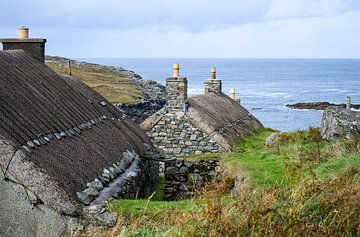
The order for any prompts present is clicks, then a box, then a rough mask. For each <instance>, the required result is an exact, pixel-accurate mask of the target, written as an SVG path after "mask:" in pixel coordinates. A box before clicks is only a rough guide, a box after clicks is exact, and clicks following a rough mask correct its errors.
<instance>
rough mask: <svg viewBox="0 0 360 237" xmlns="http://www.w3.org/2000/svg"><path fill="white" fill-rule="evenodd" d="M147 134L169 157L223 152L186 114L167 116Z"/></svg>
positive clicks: (169, 114) (170, 114)
mask: <svg viewBox="0 0 360 237" xmlns="http://www.w3.org/2000/svg"><path fill="white" fill-rule="evenodd" d="M147 133H148V135H149V136H150V137H151V138H152V141H153V143H154V145H155V146H156V147H157V148H159V149H161V150H162V151H164V153H165V154H167V155H190V154H203V153H219V152H222V150H221V148H220V147H219V145H218V144H217V143H216V142H215V141H213V140H212V139H210V137H209V136H208V135H207V134H206V133H204V132H202V131H201V130H200V129H199V128H196V127H195V126H194V125H193V124H192V122H191V120H190V119H189V118H188V117H187V115H186V114H182V115H176V114H173V113H168V114H165V115H164V117H163V118H162V119H161V120H160V121H159V122H158V123H157V124H156V125H155V126H154V127H153V128H152V129H151V130H150V131H148V132H147Z"/></svg>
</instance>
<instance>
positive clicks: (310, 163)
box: [100, 128, 360, 236]
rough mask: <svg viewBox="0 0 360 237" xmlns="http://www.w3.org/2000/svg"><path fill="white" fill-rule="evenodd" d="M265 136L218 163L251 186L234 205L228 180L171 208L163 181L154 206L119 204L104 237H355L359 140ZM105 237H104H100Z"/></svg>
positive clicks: (313, 133)
mask: <svg viewBox="0 0 360 237" xmlns="http://www.w3.org/2000/svg"><path fill="white" fill-rule="evenodd" d="M274 132H276V131H274V130H271V129H261V130H259V131H256V132H255V133H253V134H251V135H249V136H247V137H244V138H242V139H241V140H239V142H238V143H237V144H235V145H234V152H232V153H226V154H212V155H209V154H202V155H194V156H190V157H187V158H190V159H191V158H194V159H198V158H201V159H203V158H210V157H211V158H219V159H220V160H221V162H222V164H223V165H224V167H225V169H226V170H227V175H229V176H235V175H238V174H239V175H241V176H244V175H246V176H247V177H248V184H249V185H246V186H245V187H244V188H243V189H242V191H241V192H240V194H239V196H238V197H235V198H230V197H229V196H228V195H227V193H228V190H227V188H228V186H227V184H226V181H225V180H226V179H223V181H218V182H215V183H211V184H210V185H208V186H207V187H206V188H205V189H204V190H200V192H199V195H198V197H197V198H194V199H188V200H181V201H172V202H165V201H160V200H161V199H162V198H163V195H164V194H163V191H162V189H163V185H164V179H163V177H161V178H160V182H159V185H158V186H157V191H156V193H155V194H154V195H153V196H152V197H151V199H145V200H117V201H113V202H110V204H109V205H108V209H109V210H110V211H113V212H117V213H118V214H119V215H120V216H121V217H122V218H120V222H119V223H118V225H117V226H116V227H115V228H114V229H113V230H111V232H105V234H104V236H119V235H120V236H238V235H240V236H251V235H253V236H300V235H304V236H357V235H358V234H360V228H359V227H358V226H359V225H358V220H359V219H358V213H359V212H360V206H359V203H360V138H355V139H352V140H337V141H334V142H325V141H321V140H319V131H318V129H313V128H311V129H309V130H308V131H297V132H292V133H281V134H279V137H278V139H277V140H276V141H275V142H273V143H272V144H271V145H270V146H265V145H264V140H265V138H266V137H267V136H269V135H270V134H272V133H274ZM100 236H101V235H100Z"/></svg>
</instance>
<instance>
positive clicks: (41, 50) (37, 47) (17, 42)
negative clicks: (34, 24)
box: [0, 26, 46, 63]
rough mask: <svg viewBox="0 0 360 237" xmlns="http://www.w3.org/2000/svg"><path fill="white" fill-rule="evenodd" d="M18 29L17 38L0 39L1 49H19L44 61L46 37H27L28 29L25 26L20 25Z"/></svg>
mask: <svg viewBox="0 0 360 237" xmlns="http://www.w3.org/2000/svg"><path fill="white" fill-rule="evenodd" d="M18 30H19V32H18V35H19V36H18V37H19V38H6V39H0V42H1V43H2V44H3V50H15V49H21V50H24V51H25V52H27V53H28V54H30V55H31V56H33V57H34V58H36V59H37V60H39V61H40V62H42V63H44V62H45V43H46V39H38V38H29V29H28V28H26V27H25V26H22V27H20V28H19V29H18Z"/></svg>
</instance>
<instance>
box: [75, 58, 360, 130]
mask: <svg viewBox="0 0 360 237" xmlns="http://www.w3.org/2000/svg"><path fill="white" fill-rule="evenodd" d="M80 60H84V61H88V62H93V63H99V64H104V65H111V66H120V67H123V68H125V69H128V70H132V71H134V72H135V73H137V74H139V75H141V76H142V77H143V79H149V80H154V81H157V82H159V83H161V84H163V85H165V79H166V77H168V76H171V75H172V65H173V64H174V63H179V64H180V75H181V76H185V77H187V79H188V83H189V89H188V93H189V95H190V96H191V95H198V94H203V93H204V84H203V83H204V80H206V79H209V78H210V69H211V67H216V69H217V79H221V80H222V83H223V92H224V93H226V94H228V95H229V92H230V89H231V88H235V90H236V95H237V96H239V97H240V99H241V104H242V105H243V106H244V107H245V108H246V109H248V110H249V111H250V112H251V113H252V114H253V115H255V116H256V117H257V118H258V119H259V120H260V121H261V122H262V123H263V124H264V126H266V127H269V128H273V129H277V130H280V131H295V130H305V129H308V128H309V127H319V126H320V122H321V117H322V111H316V110H297V109H289V108H287V107H286V106H285V105H286V104H293V103H299V102H320V101H328V102H332V103H346V97H347V96H350V97H351V102H352V103H356V104H360V59H185V58H174V59H171V58H163V59H162V58H161V59H158V58H156V59H149V58H146V59H135V58H131V59H126V58H90V59H89V58H87V59H80Z"/></svg>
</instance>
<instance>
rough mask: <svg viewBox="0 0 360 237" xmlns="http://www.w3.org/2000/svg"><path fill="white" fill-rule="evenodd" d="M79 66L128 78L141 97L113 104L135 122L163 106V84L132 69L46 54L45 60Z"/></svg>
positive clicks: (66, 65)
mask: <svg viewBox="0 0 360 237" xmlns="http://www.w3.org/2000/svg"><path fill="white" fill-rule="evenodd" d="M69 61H70V63H71V67H72V68H81V69H84V70H86V71H90V72H102V73H104V74H106V75H109V76H121V77H126V78H128V83H129V84H131V85H134V86H135V87H136V88H138V89H139V90H140V91H141V92H142V93H143V98H141V99H140V100H139V101H137V102H135V103H131V104H121V103H118V104H115V106H116V107H117V108H118V109H119V110H120V111H121V112H123V113H124V114H125V115H127V116H128V117H130V118H131V119H132V120H134V121H135V122H137V123H141V122H142V121H144V120H145V119H146V118H147V117H149V116H150V115H152V114H153V113H155V112H157V111H158V110H160V109H161V108H162V107H164V105H165V103H166V96H165V86H163V85H161V84H160V83H157V82H156V81H152V80H144V79H142V77H141V76H140V75H139V74H136V73H135V72H134V71H131V70H126V69H124V68H122V67H114V66H106V65H101V64H96V63H89V62H83V61H78V60H73V59H68V58H64V57H58V56H46V62H51V63H56V64H59V65H62V66H63V67H68V63H69Z"/></svg>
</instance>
